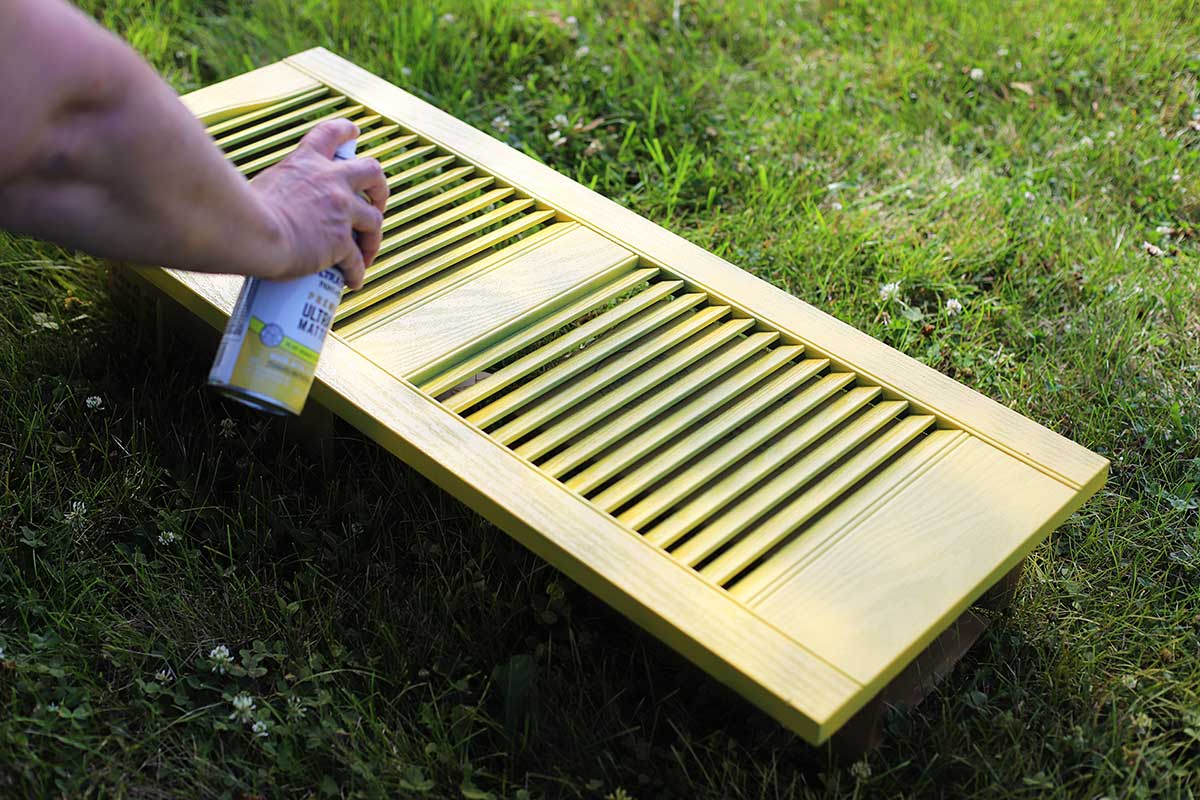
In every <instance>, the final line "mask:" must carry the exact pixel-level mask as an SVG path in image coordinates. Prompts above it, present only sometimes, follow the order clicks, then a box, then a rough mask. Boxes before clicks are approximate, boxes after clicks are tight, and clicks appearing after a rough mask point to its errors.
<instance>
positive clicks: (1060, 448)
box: [287, 48, 1108, 493]
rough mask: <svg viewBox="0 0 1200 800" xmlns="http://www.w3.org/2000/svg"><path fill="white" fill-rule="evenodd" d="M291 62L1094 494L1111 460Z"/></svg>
mask: <svg viewBox="0 0 1200 800" xmlns="http://www.w3.org/2000/svg"><path fill="white" fill-rule="evenodd" d="M287 63H288V64H291V65H293V66H295V67H296V68H297V69H300V70H303V71H305V72H308V73H309V74H310V75H312V76H313V77H314V78H316V79H320V80H322V81H324V82H326V83H328V84H329V85H330V86H332V87H333V88H335V89H336V90H338V91H340V92H343V93H345V94H348V95H350V96H351V97H353V98H354V99H355V100H358V101H361V102H364V103H366V104H367V105H368V106H369V107H371V108H373V109H374V110H376V111H378V112H380V113H383V114H386V115H388V116H390V117H392V118H393V119H398V120H402V121H403V122H404V123H405V124H406V125H407V126H409V127H410V128H411V129H412V130H414V131H415V132H416V133H419V134H420V135H422V136H423V137H425V138H427V139H429V140H431V141H436V142H437V143H438V144H439V145H440V146H441V147H442V148H443V149H445V150H447V151H448V152H452V153H455V154H457V155H458V156H460V157H461V158H463V159H464V160H466V161H470V162H471V163H473V164H476V165H478V166H479V167H480V168H482V169H483V170H485V171H487V172H490V173H492V174H494V175H497V176H499V177H500V178H501V179H502V180H503V182H505V183H506V184H509V185H512V186H514V187H516V188H517V189H518V190H519V191H521V192H523V193H525V194H527V195H529V196H530V197H534V198H537V199H538V200H539V201H540V202H542V203H545V204H546V205H547V206H549V207H550V208H554V209H557V210H558V211H560V212H561V213H562V214H564V215H566V216H567V217H569V218H571V219H574V220H576V221H578V222H580V223H581V224H583V225H587V226H589V227H592V228H594V229H595V230H597V231H598V232H600V233H602V234H604V235H605V236H608V237H610V238H612V239H613V240H614V241H616V242H618V243H620V244H622V245H623V246H625V247H627V248H628V249H630V250H632V251H633V252H635V253H637V254H638V255H639V256H641V257H642V258H643V259H644V260H645V261H647V262H648V263H650V264H655V265H659V266H663V267H667V268H669V269H671V270H673V271H674V272H676V273H678V274H680V275H681V276H683V277H685V278H686V279H687V280H688V281H689V282H691V283H692V284H694V285H695V286H696V287H697V288H700V289H703V290H704V291H705V292H707V293H709V294H710V295H711V297H712V299H713V301H714V302H718V303H722V304H727V305H730V306H732V307H733V308H735V309H737V310H738V312H740V314H741V315H744V316H757V317H758V318H760V319H761V320H763V321H764V322H765V323H766V324H768V325H770V326H772V327H776V328H778V329H779V330H780V331H781V332H782V333H783V334H784V336H785V338H786V339H788V340H790V341H794V342H799V343H803V344H804V345H805V346H806V347H807V348H808V350H809V353H810V354H812V355H824V356H826V357H828V358H829V359H830V360H831V361H832V362H833V363H834V364H835V365H837V366H838V367H839V368H841V369H849V370H853V371H855V372H857V373H858V374H859V375H861V376H862V377H863V379H864V380H866V381H868V382H870V383H874V384H876V385H878V386H880V387H882V388H883V389H884V391H885V393H886V394H887V395H888V396H893V395H894V396H900V397H903V398H904V399H907V400H909V401H910V402H911V403H912V404H913V407H914V409H915V410H917V411H919V412H922V413H931V414H934V415H935V416H937V418H938V420H939V423H940V426H941V427H955V428H960V429H963V430H968V431H971V432H972V433H974V434H975V435H976V436H978V437H980V438H982V439H984V440H985V441H988V442H990V443H992V444H993V445H995V446H996V447H998V448H1000V449H1001V450H1003V451H1005V452H1007V453H1010V454H1011V455H1013V456H1014V457H1016V458H1019V459H1021V460H1022V461H1024V462H1026V463H1028V464H1030V465H1031V466H1034V467H1035V468H1037V469H1039V470H1041V471H1043V472H1045V473H1047V474H1049V475H1051V476H1053V477H1055V478H1056V479H1057V480H1060V481H1062V482H1063V483H1064V484H1066V485H1068V486H1071V487H1073V488H1084V489H1085V490H1087V491H1089V493H1090V492H1094V491H1095V490H1096V489H1097V488H1099V486H1100V485H1101V484H1102V483H1103V480H1104V476H1105V475H1106V474H1107V470H1108V461H1107V460H1106V459H1104V458H1103V457H1101V456H1099V455H1097V454H1095V453H1092V452H1090V451H1089V450H1087V449H1086V448H1084V447H1081V446H1079V445H1077V444H1075V443H1074V442H1072V441H1070V440H1069V439H1066V438H1064V437H1062V436H1059V435H1058V434H1056V433H1054V432H1052V431H1050V430H1048V429H1046V428H1044V427H1042V426H1040V425H1038V424H1037V423H1035V422H1033V421H1032V420H1029V419H1027V418H1025V417H1023V416H1021V415H1020V414H1017V413H1016V412H1014V411H1012V410H1011V409H1008V408H1006V407H1004V406H1002V405H1000V404H999V403H996V402H994V401H992V400H990V399H988V398H986V397H984V396H983V395H981V394H979V393H977V392H975V391H973V390H971V389H969V388H967V387H966V386H963V385H962V384H960V383H958V382H957V381H955V380H953V379H951V378H948V377H946V376H945V375H942V374H941V373H939V372H937V371H936V370H934V369H931V368H929V367H926V366H924V365H923V364H920V363H919V362H917V361H915V360H913V359H910V358H908V357H906V356H904V355H903V354H902V353H899V352H898V351H896V350H894V349H892V348H890V347H888V346H887V345H885V344H883V343H882V342H879V341H877V340H876V339H873V338H872V337H870V336H867V335H866V334H864V333H862V332H861V331H858V330H856V329H855V328H853V327H852V326H850V325H847V324H846V323H844V322H841V321H840V320H837V319H835V318H834V317H832V316H829V315H828V314H825V313H823V312H821V311H819V310H817V309H816V308H813V307H812V306H810V305H808V304H807V303H805V302H803V301H801V300H799V299H797V298H794V297H792V296H791V295H789V294H787V293H786V292H784V291H782V290H780V289H777V288H775V287H774V286H771V285H770V284H768V283H766V282H765V281H762V280H760V279H758V278H756V277H754V276H753V275H750V274H749V273H747V272H744V271H742V270H740V269H738V268H737V267H735V266H734V265H732V264H730V263H728V262H726V261H724V260H723V259H721V258H719V257H717V256H715V255H713V254H712V253H709V252H707V251H705V250H703V249H702V248H700V247H697V246H696V245H693V244H691V243H690V242H688V241H686V240H684V239H682V238H680V237H679V236H676V235H674V234H672V233H670V232H669V231H666V230H665V229H663V228H661V227H659V226H658V225H655V224H654V223H652V222H650V221H649V220H647V219H645V218H643V217H641V216H639V215H637V214H635V213H633V212H631V211H629V210H627V209H625V208H622V207H621V206H619V205H617V204H616V203H613V202H612V201H610V200H608V199H606V198H604V197H601V196H600V195H599V194H596V193H595V192H593V191H591V190H589V189H587V188H586V187H584V186H581V185H580V184H578V183H576V182H575V181H573V180H571V179H570V178H568V177H566V176H564V175H560V174H559V173H557V172H555V171H554V170H552V169H550V168H549V167H546V166H545V165H543V164H539V163H538V162H536V161H535V160H534V159H532V158H529V157H528V156H526V155H524V154H522V153H519V152H517V151H516V150H514V149H512V148H510V147H509V146H507V145H505V144H504V143H502V142H499V141H497V140H495V139H493V138H492V137H490V136H488V135H487V134H485V133H483V132H481V131H478V130H475V129H474V128H472V127H471V126H469V125H467V124H466V123H464V122H462V121H460V120H458V119H456V118H455V117H453V116H451V115H449V114H447V113H445V112H443V111H441V110H440V109H438V108H436V107H434V106H432V105H430V104H429V103H426V102H425V101H423V100H420V99H419V98H417V97H414V96H413V95H411V94H409V93H407V92H405V91H404V90H402V89H400V88H398V87H395V86H393V85H391V84H389V83H388V82H387V81H385V80H383V79H381V78H378V77H376V76H374V75H372V74H371V73H369V72H367V71H366V70H363V69H361V68H359V67H357V66H355V65H354V64H352V63H350V62H349V61H346V60H345V59H342V58H339V57H338V56H335V55H334V54H332V53H330V52H329V51H327V50H325V49H323V48H316V49H313V50H308V51H305V52H303V53H299V54H297V55H294V56H291V57H290V58H288V59H287Z"/></svg>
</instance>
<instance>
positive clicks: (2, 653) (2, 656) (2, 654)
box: [0, 647, 4, 658]
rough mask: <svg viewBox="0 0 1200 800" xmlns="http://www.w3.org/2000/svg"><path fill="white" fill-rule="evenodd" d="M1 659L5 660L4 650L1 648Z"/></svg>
mask: <svg viewBox="0 0 1200 800" xmlns="http://www.w3.org/2000/svg"><path fill="white" fill-rule="evenodd" d="M0 658H4V648H3V647H0Z"/></svg>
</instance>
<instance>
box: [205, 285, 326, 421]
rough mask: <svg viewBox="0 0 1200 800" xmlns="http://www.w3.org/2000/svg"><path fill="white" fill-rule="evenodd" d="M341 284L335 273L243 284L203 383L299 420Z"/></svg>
mask: <svg viewBox="0 0 1200 800" xmlns="http://www.w3.org/2000/svg"><path fill="white" fill-rule="evenodd" d="M344 284H345V281H344V279H343V277H342V272H341V270H339V269H336V268H331V269H326V270H322V271H321V272H318V273H316V274H315V275H309V276H307V277H304V278H297V279H296V280H291V281H267V280H262V279H259V278H247V279H246V283H245V284H244V285H243V286H242V292H241V294H240V295H238V300H237V304H236V305H235V306H234V308H233V314H232V315H231V316H230V318H229V324H228V325H226V327H225V334H224V335H223V336H222V337H221V345H220V347H219V348H218V350H217V358H216V361H214V363H213V367H212V370H211V371H210V372H209V375H208V382H209V383H210V384H212V385H214V386H217V387H220V388H226V389H237V390H242V391H244V392H249V393H252V394H253V395H255V396H256V397H258V398H259V399H262V400H269V401H273V402H274V403H275V404H277V405H278V406H279V407H280V408H282V409H286V410H287V411H290V412H292V413H293V414H299V413H300V411H301V410H302V409H303V408H304V400H305V398H307V397H308V390H309V389H310V388H311V387H312V381H313V374H314V373H315V372H316V368H317V358H318V357H319V356H320V353H321V347H322V346H323V345H324V344H325V336H326V335H327V334H328V333H329V326H330V325H331V324H332V323H333V315H334V312H335V311H336V310H337V306H338V302H339V301H340V299H341V296H342V287H343V286H344Z"/></svg>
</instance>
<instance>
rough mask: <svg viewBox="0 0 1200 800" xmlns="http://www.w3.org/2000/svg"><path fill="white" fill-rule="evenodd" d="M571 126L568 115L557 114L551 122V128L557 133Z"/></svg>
mask: <svg viewBox="0 0 1200 800" xmlns="http://www.w3.org/2000/svg"><path fill="white" fill-rule="evenodd" d="M570 124H571V120H569V119H567V115H566V114H555V115H554V119H552V120H550V127H551V128H554V130H556V131H561V130H562V129H563V128H565V127H567V126H568V125H570Z"/></svg>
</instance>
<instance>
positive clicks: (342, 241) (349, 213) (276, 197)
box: [250, 119, 388, 289]
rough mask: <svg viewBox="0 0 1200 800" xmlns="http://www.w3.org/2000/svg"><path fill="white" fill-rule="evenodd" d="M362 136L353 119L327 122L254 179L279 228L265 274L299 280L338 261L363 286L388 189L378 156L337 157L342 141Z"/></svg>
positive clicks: (349, 279) (353, 283) (349, 280)
mask: <svg viewBox="0 0 1200 800" xmlns="http://www.w3.org/2000/svg"><path fill="white" fill-rule="evenodd" d="M356 136H358V126H356V125H355V124H354V123H352V122H350V121H349V120H346V119H337V120H330V121H328V122H322V123H321V124H320V125H317V126H316V127H314V128H313V129H312V130H311V131H309V132H308V134H307V135H305V137H304V138H303V139H301V140H300V143H299V145H298V146H297V147H296V149H295V150H294V151H292V152H291V153H290V154H288V156H287V158H285V159H283V160H282V161H280V162H279V163H278V164H276V165H274V166H272V167H270V168H268V169H266V170H263V171H262V172H261V173H260V174H259V175H257V176H256V177H255V178H254V180H253V181H251V182H250V186H251V188H252V189H253V190H254V193H255V194H256V195H257V197H258V199H259V200H260V202H261V203H262V205H263V207H264V210H265V212H266V214H267V216H268V218H269V219H270V220H271V222H272V225H273V227H274V228H275V231H276V233H277V237H276V238H277V242H276V244H277V246H278V248H279V249H277V250H274V251H273V252H272V254H271V256H270V257H269V258H268V259H267V260H266V261H265V262H264V266H263V269H264V272H265V273H266V274H264V275H263V277H268V278H271V279H272V280H286V279H288V278H299V277H302V276H304V275H310V274H312V273H314V272H318V271H320V270H322V269H325V268H326V267H329V266H332V265H335V264H336V265H338V266H340V267H341V269H342V273H343V274H344V275H345V277H346V285H347V286H348V287H349V288H351V289H358V288H359V287H361V286H362V282H363V273H364V271H365V270H366V268H367V267H369V266H370V265H371V262H372V261H374V260H375V254H376V253H377V252H378V251H379V243H380V241H381V239H382V233H381V230H382V225H383V212H384V210H385V208H386V205H385V204H386V202H387V196H388V187H387V179H386V178H385V177H384V174H383V168H382V167H381V166H380V165H379V162H378V161H376V160H375V159H373V158H357V159H354V160H352V161H334V160H333V153H334V151H335V150H336V149H337V147H338V145H340V144H342V143H343V142H347V141H349V140H351V139H353V138H355V137H356ZM363 194H365V195H366V196H367V197H368V198H370V202H369V203H368V202H367V201H366V200H364V199H363V198H362V197H361V196H360V195H363ZM355 233H357V234H358V238H357V241H356V240H355V236H354V234H355ZM266 265H269V266H266Z"/></svg>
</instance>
